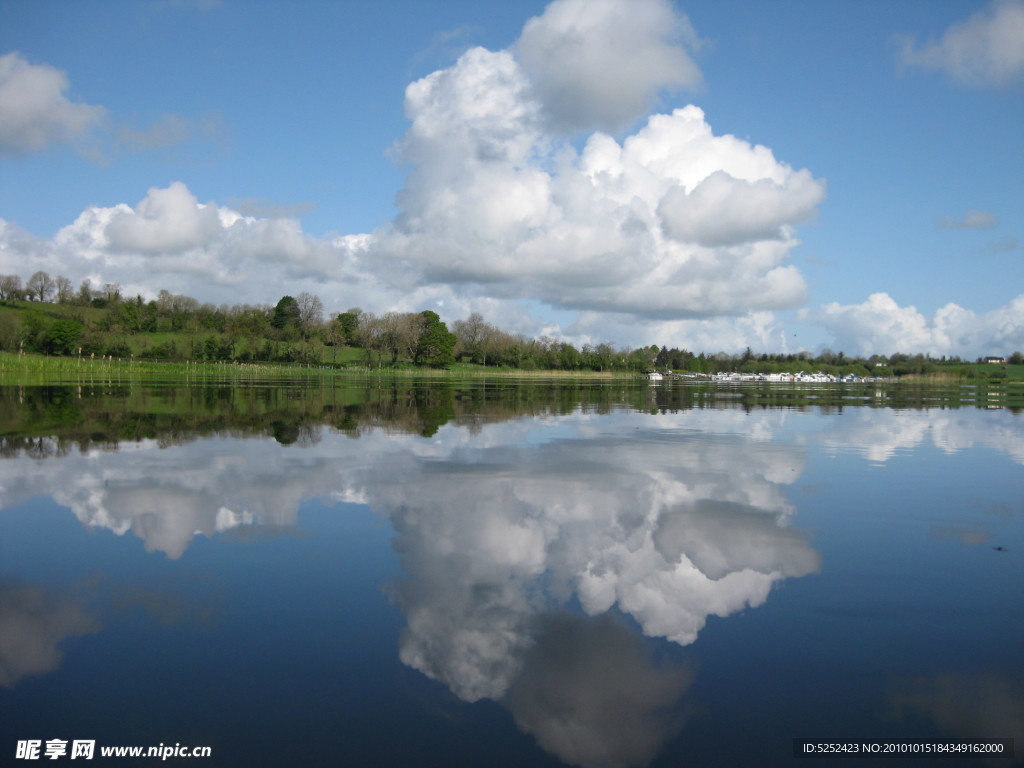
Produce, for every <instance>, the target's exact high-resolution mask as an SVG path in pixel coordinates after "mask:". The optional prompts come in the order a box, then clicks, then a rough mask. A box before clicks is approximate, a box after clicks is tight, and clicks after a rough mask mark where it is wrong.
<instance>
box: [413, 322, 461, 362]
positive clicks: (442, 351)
mask: <svg viewBox="0 0 1024 768" xmlns="http://www.w3.org/2000/svg"><path fill="white" fill-rule="evenodd" d="M420 317H422V318H423V330H422V331H420V337H419V344H418V345H417V347H416V362H417V363H419V364H420V365H429V366H431V367H432V368H443V367H444V366H446V365H451V364H452V363H454V362H455V355H454V351H455V334H454V333H452V332H451V331H449V330H448V326H447V325H445V324H444V323H443V322H441V318H440V317H439V316H438V314H437V313H436V312H431V311H430V310H429V309H428V310H425V311H423V312H421V313H420Z"/></svg>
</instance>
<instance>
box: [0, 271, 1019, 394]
mask: <svg viewBox="0 0 1024 768" xmlns="http://www.w3.org/2000/svg"><path fill="white" fill-rule="evenodd" d="M21 302H29V304H27V305H26V304H23V303H21ZM0 303H2V304H4V305H7V306H14V307H17V308H19V309H23V310H26V311H24V312H19V313H10V312H4V313H0V349H4V350H7V351H24V352H36V353H42V354H49V355H80V356H82V355H84V356H93V357H96V356H110V357H115V358H127V357H131V356H136V357H139V358H143V359H157V360H196V361H217V362H284V363H304V364H317V365H323V364H327V365H351V364H359V365H366V366H370V367H375V368H382V367H387V366H391V367H393V366H402V365H412V366H430V367H446V366H449V365H451V364H453V363H455V362H463V363H472V364H475V365H478V366H483V367H494V368H507V369H516V370H563V371H596V372H604V371H617V372H628V371H633V372H642V371H649V370H662V371H664V370H672V371H688V372H694V373H707V374H711V373H716V372H723V371H739V372H742V373H764V374H768V373H785V372H794V373H795V372H797V371H800V370H815V371H818V370H820V371H822V372H825V373H832V374H836V375H846V374H850V373H852V374H855V375H857V376H868V375H886V376H902V375H907V374H928V373H934V372H937V371H938V370H940V368H941V367H942V366H944V365H950V364H954V365H955V364H957V363H966V362H967V361H963V360H961V359H959V358H946V357H943V358H939V359H936V358H933V357H931V356H929V355H923V354H914V355H911V354H903V353H900V354H894V355H889V356H883V355H871V356H869V357H847V356H846V355H845V354H844V353H843V352H833V351H831V350H825V351H823V352H821V353H819V354H817V355H810V354H809V353H807V352H798V353H786V354H779V353H761V354H756V353H754V352H753V351H752V350H751V349H750V348H749V347H748V348H747V349H746V350H745V351H744V352H743V353H740V354H727V353H724V352H720V353H716V354H708V353H705V352H699V353H696V352H692V351H689V350H686V349H680V348H678V347H672V348H668V347H665V346H660V347H659V346H657V345H650V346H646V347H639V348H616V347H615V346H613V345H612V344H611V343H599V344H584V345H582V346H580V347H577V346H575V345H573V344H571V343H569V342H566V341H561V340H557V339H554V338H551V337H548V336H541V337H539V338H529V337H526V336H524V335H522V334H518V333H511V332H508V331H505V330H502V329H500V328H498V327H497V326H495V325H493V324H491V323H489V322H487V321H486V320H485V319H484V317H483V316H482V315H480V314H479V313H473V314H471V315H469V317H467V318H465V319H462V320H456V321H455V322H453V323H452V327H451V329H450V330H449V328H448V327H447V325H446V324H445V323H444V322H443V321H442V320H441V319H440V317H439V316H438V315H437V313H435V312H433V311H430V310H425V311H422V312H387V313H385V314H382V315H376V314H374V313H372V312H367V311H363V310H362V309H359V308H358V307H354V308H351V309H349V310H347V311H345V312H341V313H338V314H335V315H333V316H331V317H330V318H329V319H327V320H325V319H324V308H323V303H322V302H321V300H320V298H319V297H317V296H315V295H313V294H310V293H306V292H303V293H300V294H298V295H297V296H294V297H293V296H282V297H281V299H280V300H279V301H278V302H277V304H275V305H269V304H259V305H250V304H236V305H228V304H221V305H219V306H215V305H213V304H210V303H200V302H198V301H197V300H196V299H194V298H191V297H189V296H182V295H177V294H172V293H171V292H170V291H167V290H161V291H160V292H159V294H158V295H157V297H156V298H155V299H152V300H149V301H147V300H145V299H144V298H143V297H142V296H141V295H139V296H135V297H132V298H127V297H125V296H123V295H122V288H121V286H120V285H118V284H116V283H106V284H103V285H102V286H95V285H93V284H92V283H91V282H90V281H89V280H88V279H86V280H83V281H82V282H81V283H80V284H79V286H78V288H77V290H76V289H75V288H74V287H73V286H72V284H71V281H70V280H68V279H67V278H66V277H63V276H60V275H58V276H56V277H51V276H50V275H49V274H48V273H46V272H45V271H42V270H40V271H37V272H35V273H33V274H32V275H31V276H30V277H29V278H28V279H27V280H26V281H25V282H24V283H22V280H21V278H20V276H18V275H0ZM48 304H49V305H59V306H62V307H63V309H62V310H61V311H60V312H56V313H54V312H50V313H48V312H46V311H45V306H46V305H48ZM346 349H349V350H353V349H354V350H357V351H358V354H357V355H355V356H353V355H352V354H351V353H349V354H344V353H343V354H342V355H341V360H339V353H341V352H342V351H343V350H346ZM978 362H981V359H980V358H979V360H978ZM1007 362H1008V363H1011V364H1013V363H1017V364H1020V363H1024V356H1022V355H1021V353H1020V352H1014V353H1013V355H1011V356H1010V357H1009V359H1008V360H1007ZM1000 372H1002V375H1003V376H1005V371H1004V370H1003V369H1001V368H1000V367H999V366H993V367H992V370H991V372H990V373H989V375H990V376H991V377H995V378H998V377H999V376H1000Z"/></svg>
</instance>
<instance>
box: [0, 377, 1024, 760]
mask: <svg viewBox="0 0 1024 768" xmlns="http://www.w3.org/2000/svg"><path fill="white" fill-rule="evenodd" d="M934 399H935V398H933V400H934ZM954 400H955V399H954ZM949 402H950V401H949V399H948V398H938V402H930V401H929V399H928V398H925V399H924V400H923V401H922V400H921V399H920V398H919V399H918V400H917V401H915V402H914V403H912V405H914V406H915V407H906V406H907V403H904V402H903V401H901V400H900V398H899V397H898V396H896V395H893V394H891V393H879V392H874V391H864V392H852V393H851V392H850V391H848V390H847V391H840V390H835V389H833V390H823V389H819V390H814V391H812V392H810V394H809V393H808V392H807V391H804V392H802V393H796V394H792V393H785V392H784V391H782V390H763V391H760V392H759V393H754V392H752V391H749V390H748V391H744V390H736V391H721V390H719V391H716V390H710V389H706V388H700V387H690V388H686V387H684V386H682V385H675V386H673V385H672V384H665V385H658V386H656V387H650V386H630V385H625V386H624V385H606V386H601V387H588V386H583V385H574V386H559V385H546V384H537V383H533V384H529V385H526V384H524V385H513V384H510V383H503V384H501V385H488V386H485V385H483V384H478V385H474V386H468V387H464V388H450V387H449V388H433V387H430V386H427V385H422V386H412V385H402V386H398V387H390V386H388V385H361V386H359V387H350V388H344V387H336V388H331V389H324V388H319V387H317V388H307V387H303V386H300V385H298V384H296V385H294V386H283V385H266V386H257V385H249V386H246V387H237V388H231V387H192V388H185V387H180V386H179V387H176V386H159V385H152V386H147V387H142V386H140V385H138V384H136V385H134V386H131V387H129V386H117V385H111V386H83V387H74V386H72V387H49V388H42V387H38V388H28V387H25V388H13V387H4V388H0V421H2V435H3V437H2V441H0V442H2V449H3V453H2V457H0V714H2V718H0V750H2V752H3V758H2V759H0V763H3V764H7V763H8V762H14V761H13V760H12V758H13V757H14V756H15V753H16V745H17V742H18V741H20V740H29V739H37V740H40V741H41V742H43V743H44V744H45V742H46V741H47V740H51V739H63V740H67V741H68V742H71V741H72V740H76V739H77V740H94V741H95V742H96V745H97V747H96V749H97V759H96V760H95V761H94V763H95V762H102V761H100V760H99V754H98V749H99V747H100V746H105V745H140V746H147V747H148V746H156V745H159V744H163V745H173V744H182V745H189V746H196V745H201V746H209V747H211V748H212V755H213V756H212V757H211V758H208V759H204V760H192V761H187V762H189V763H191V764H194V765H211V766H213V765H216V766H222V765H223V766H236V765H238V766H255V765H267V766H278V765H365V766H433V765H437V766H527V765H530V766H545V765H549V766H557V765H563V764H572V765H583V766H594V767H602V768H603V767H606V766H607V767H616V766H642V765H648V764H651V765H655V766H743V765H789V764H794V765H803V766H813V765H827V764H835V765H840V766H847V767H849V766H854V765H857V764H861V761H856V760H841V761H834V762H832V763H830V762H828V761H819V760H808V759H801V760H795V759H793V758H792V743H793V739H794V738H800V739H806V740H810V741H824V740H829V741H837V740H843V741H851V740H865V739H871V740H878V741H885V740H906V739H934V740H943V741H945V740H950V739H968V738H970V739H978V738H1004V739H1005V738H1016V739H1017V754H1018V755H1021V754H1022V750H1024V493H1022V492H1024V466H1022V465H1024V414H1021V413H1015V412H1013V411H1011V410H1008V409H1006V408H995V407H977V406H975V405H972V404H970V403H967V402H964V403H959V401H956V403H955V405H956V406H957V407H951V406H950V405H949ZM892 403H895V407H894V406H893V405H892ZM989 405H991V403H990V404H989ZM68 760H69V757H63V758H60V760H59V761H58V763H63V762H65V761H68ZM47 762H49V761H47ZM114 762H116V763H117V764H121V765H130V764H140V763H141V764H147V763H149V764H153V763H154V762H158V760H156V758H149V759H136V760H131V759H121V760H116V761H114ZM169 762H174V761H173V760H172V761H169ZM179 762H180V761H179ZM939 762H940V763H941V764H944V765H962V766H968V765H1010V764H1014V765H1020V764H1021V763H1022V760H1021V758H1020V757H1018V758H1017V759H1016V760H1015V761H1011V760H1006V759H1003V760H999V761H990V762H989V763H982V762H977V761H972V760H957V761H952V762H951V761H946V760H943V761H939ZM17 764H25V765H27V764H31V763H28V762H24V761H17ZM72 764H77V763H72ZM910 764H912V765H923V764H928V761H922V760H915V761H912V762H911V763H910Z"/></svg>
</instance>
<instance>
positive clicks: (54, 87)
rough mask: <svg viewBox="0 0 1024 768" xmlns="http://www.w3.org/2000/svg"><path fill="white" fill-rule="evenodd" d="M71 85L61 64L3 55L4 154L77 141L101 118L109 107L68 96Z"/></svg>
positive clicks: (0, 121) (0, 149) (0, 150)
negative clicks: (54, 65)
mask: <svg viewBox="0 0 1024 768" xmlns="http://www.w3.org/2000/svg"><path fill="white" fill-rule="evenodd" d="M67 89H68V78H67V75H65V74H64V73H63V72H61V71H60V70H59V69H56V68H54V67H51V66H49V65H47V64H30V63H29V62H28V61H26V60H25V59H24V58H23V57H22V56H21V54H19V53H16V52H15V53H8V54H5V55H3V56H0V156H4V155H21V154H28V153H31V152H39V151H40V150H43V149H45V148H46V147H48V146H50V145H51V144H58V143H62V142H69V141H73V140H74V139H76V138H78V137H79V136H81V135H83V134H84V133H86V132H87V131H88V130H90V129H91V128H93V127H94V126H95V125H96V124H97V123H99V121H100V120H101V119H102V118H103V116H104V115H105V114H106V110H105V109H104V108H103V107H100V106H94V105H91V104H84V103H74V102H72V101H69V100H68V98H67V96H65V95H64V92H65V91H66V90H67Z"/></svg>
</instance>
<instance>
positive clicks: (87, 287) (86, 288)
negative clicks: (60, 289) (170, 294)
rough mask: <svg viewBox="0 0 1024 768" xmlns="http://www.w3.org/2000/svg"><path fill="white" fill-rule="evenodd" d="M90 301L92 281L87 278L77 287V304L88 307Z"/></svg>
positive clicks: (91, 297) (91, 298)
mask: <svg viewBox="0 0 1024 768" xmlns="http://www.w3.org/2000/svg"><path fill="white" fill-rule="evenodd" d="M161 293H166V291H161ZM92 300H93V293H92V281H91V280H90V279H89V278H88V277H87V278H85V279H84V280H83V281H82V282H81V284H79V286H78V303H79V304H82V305H85V306H88V305H90V304H92Z"/></svg>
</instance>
